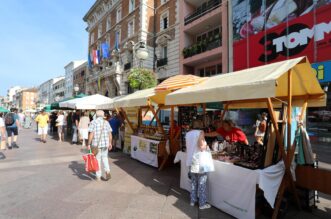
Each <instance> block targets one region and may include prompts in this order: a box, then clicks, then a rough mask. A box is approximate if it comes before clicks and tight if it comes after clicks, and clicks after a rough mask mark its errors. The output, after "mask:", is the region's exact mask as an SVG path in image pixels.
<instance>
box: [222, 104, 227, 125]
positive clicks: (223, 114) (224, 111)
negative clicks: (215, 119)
mask: <svg viewBox="0 0 331 219" xmlns="http://www.w3.org/2000/svg"><path fill="white" fill-rule="evenodd" d="M228 110H229V103H226V104H225V107H224V109H223V111H222V114H221V121H223V120H224V116H225V113H226V112H227V111H228Z"/></svg>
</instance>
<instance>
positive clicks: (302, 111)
mask: <svg viewBox="0 0 331 219" xmlns="http://www.w3.org/2000/svg"><path fill="white" fill-rule="evenodd" d="M307 106H308V100H307V99H305V102H304V103H303V106H302V108H301V115H300V122H301V121H303V117H304V115H305V113H306V110H307Z"/></svg>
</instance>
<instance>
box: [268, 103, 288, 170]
mask: <svg viewBox="0 0 331 219" xmlns="http://www.w3.org/2000/svg"><path fill="white" fill-rule="evenodd" d="M267 105H268V110H269V114H270V118H271V122H272V125H273V126H274V129H275V133H276V140H277V143H278V146H279V149H280V152H281V156H282V159H283V161H284V164H285V165H286V154H285V150H284V145H283V140H282V138H281V135H280V133H279V129H278V123H277V119H276V118H275V111H274V108H273V104H272V102H271V99H270V98H268V99H267Z"/></svg>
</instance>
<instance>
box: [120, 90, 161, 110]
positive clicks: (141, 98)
mask: <svg viewBox="0 0 331 219" xmlns="http://www.w3.org/2000/svg"><path fill="white" fill-rule="evenodd" d="M153 96H156V93H155V88H149V89H145V90H139V91H136V92H134V93H132V94H129V95H126V96H123V97H122V98H119V99H117V100H116V101H115V102H114V106H115V107H117V108H118V107H139V106H147V105H148V101H149V100H150V98H151V97H153ZM163 100H164V99H163Z"/></svg>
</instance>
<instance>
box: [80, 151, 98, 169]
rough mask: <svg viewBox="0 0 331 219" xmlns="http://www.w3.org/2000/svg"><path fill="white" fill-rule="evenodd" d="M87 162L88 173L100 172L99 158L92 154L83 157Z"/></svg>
mask: <svg viewBox="0 0 331 219" xmlns="http://www.w3.org/2000/svg"><path fill="white" fill-rule="evenodd" d="M83 159H84V161H85V170H86V172H96V171H98V170H99V164H98V160H97V158H96V157H95V156H94V154H92V153H91V152H90V153H89V154H85V155H83Z"/></svg>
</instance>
